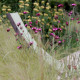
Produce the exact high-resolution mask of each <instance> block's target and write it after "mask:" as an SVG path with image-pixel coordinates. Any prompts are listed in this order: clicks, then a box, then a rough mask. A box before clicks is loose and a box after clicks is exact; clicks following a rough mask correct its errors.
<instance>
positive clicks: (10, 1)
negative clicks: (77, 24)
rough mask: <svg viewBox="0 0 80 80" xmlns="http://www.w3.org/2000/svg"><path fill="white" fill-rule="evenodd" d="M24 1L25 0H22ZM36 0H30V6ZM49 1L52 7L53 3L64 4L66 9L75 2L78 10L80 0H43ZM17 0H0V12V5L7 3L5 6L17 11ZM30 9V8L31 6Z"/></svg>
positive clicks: (68, 9) (0, 6)
mask: <svg viewBox="0 0 80 80" xmlns="http://www.w3.org/2000/svg"><path fill="white" fill-rule="evenodd" d="M24 1H25V0H24ZM35 1H37V0H30V2H31V5H30V6H31V7H33V5H32V3H33V2H35ZM41 1H42V0H39V3H41ZM48 1H49V3H50V5H51V7H52V8H54V6H55V5H58V4H64V8H65V9H66V10H67V11H70V10H71V7H70V4H71V3H76V4H77V8H76V9H77V10H78V12H80V9H79V8H80V0H45V2H48ZM18 2H19V0H0V13H1V8H2V5H3V4H4V5H7V6H11V9H12V10H13V11H18V8H19V7H18ZM31 9H32V8H31Z"/></svg>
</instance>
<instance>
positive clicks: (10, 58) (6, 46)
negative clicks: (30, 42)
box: [0, 28, 57, 80]
mask: <svg viewBox="0 0 80 80" xmlns="http://www.w3.org/2000/svg"><path fill="white" fill-rule="evenodd" d="M13 33H14V30H13V29H11V31H10V32H7V31H6V28H3V29H2V28H0V80H53V79H54V80H56V76H57V75H56V74H55V69H54V67H51V66H50V65H48V64H47V63H44V61H43V59H42V57H41V56H39V55H37V54H36V53H35V52H34V51H33V50H32V49H31V48H30V49H28V48H25V47H23V48H22V49H21V50H18V49H17V46H18V45H19V44H18V43H17V42H16V40H15V36H14V34H13Z"/></svg>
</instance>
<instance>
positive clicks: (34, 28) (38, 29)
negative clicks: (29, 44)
mask: <svg viewBox="0 0 80 80" xmlns="http://www.w3.org/2000/svg"><path fill="white" fill-rule="evenodd" d="M32 30H33V31H34V32H35V33H38V32H39V31H41V28H37V27H32Z"/></svg>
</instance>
